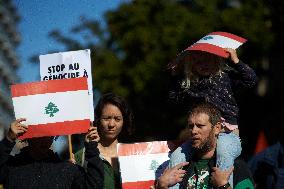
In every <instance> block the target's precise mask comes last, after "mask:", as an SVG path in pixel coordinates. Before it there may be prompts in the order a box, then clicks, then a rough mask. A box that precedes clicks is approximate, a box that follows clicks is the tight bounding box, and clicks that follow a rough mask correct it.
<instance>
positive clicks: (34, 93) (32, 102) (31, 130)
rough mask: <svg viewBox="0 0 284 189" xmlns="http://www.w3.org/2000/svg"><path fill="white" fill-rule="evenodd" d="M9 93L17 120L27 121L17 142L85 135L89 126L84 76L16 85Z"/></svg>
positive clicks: (87, 98) (87, 99) (86, 87)
mask: <svg viewBox="0 0 284 189" xmlns="http://www.w3.org/2000/svg"><path fill="white" fill-rule="evenodd" d="M11 93H12V100H13V105H14V111H15V117H16V119H18V118H26V119H27V121H26V123H25V124H26V125H27V126H28V131H27V132H26V133H25V134H24V135H23V136H21V137H19V139H26V138H33V137H43V136H56V135H69V134H75V133H85V132H87V130H88V128H89V126H90V114H89V107H90V106H89V97H88V85H87V79H86V78H84V77H81V78H74V79H63V80H50V81H41V82H32V83H24V84H16V85H12V86H11Z"/></svg>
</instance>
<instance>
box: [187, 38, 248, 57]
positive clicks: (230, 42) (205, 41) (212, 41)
mask: <svg viewBox="0 0 284 189" xmlns="http://www.w3.org/2000/svg"><path fill="white" fill-rule="evenodd" d="M246 41H247V40H246V39H244V38H242V37H239V36H237V35H234V34H231V33H227V32H212V33H209V34H208V35H206V36H204V37H203V38H202V39H200V40H199V41H197V42H196V43H194V44H193V45H191V46H190V47H188V48H187V49H185V51H194V50H198V51H205V52H209V53H212V54H216V55H218V56H221V57H225V58H227V57H228V56H229V54H228V53H227V52H226V51H225V50H224V48H232V49H237V48H238V47H239V46H241V45H242V44H243V43H245V42H246Z"/></svg>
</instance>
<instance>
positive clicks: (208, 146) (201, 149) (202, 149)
mask: <svg viewBox="0 0 284 189" xmlns="http://www.w3.org/2000/svg"><path fill="white" fill-rule="evenodd" d="M214 138H215V134H214V131H213V129H212V130H211V131H210V133H209V136H208V137H207V138H206V140H204V141H203V142H202V143H201V144H200V145H199V146H196V147H192V148H193V150H194V151H195V152H198V153H206V152H209V151H211V150H212V149H213V147H214Z"/></svg>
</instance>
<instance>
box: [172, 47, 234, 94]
mask: <svg viewBox="0 0 284 189" xmlns="http://www.w3.org/2000/svg"><path fill="white" fill-rule="evenodd" d="M177 61H180V63H182V64H183V67H184V69H183V70H184V79H183V80H182V82H181V87H182V88H184V89H188V88H189V87H190V84H191V82H195V81H198V80H199V79H200V77H202V75H200V74H199V73H198V72H196V70H195V69H194V66H196V65H198V63H202V62H211V63H212V64H214V65H216V67H215V69H214V70H212V73H211V74H210V76H209V79H210V78H211V77H213V76H215V75H222V74H223V73H224V71H225V70H230V67H229V66H228V65H227V64H226V59H225V58H223V57H220V56H217V55H214V54H211V53H207V52H203V51H190V52H183V53H181V54H180V55H179V58H178V60H177Z"/></svg>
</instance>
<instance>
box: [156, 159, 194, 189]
mask: <svg viewBox="0 0 284 189" xmlns="http://www.w3.org/2000/svg"><path fill="white" fill-rule="evenodd" d="M188 164H189V163H188V162H184V163H180V164H178V165H176V166H174V167H173V168H167V169H165V171H164V172H163V174H162V175H161V176H160V178H159V179H158V181H157V187H156V189H167V188H168V187H169V186H173V185H175V184H176V183H178V182H181V181H182V179H183V177H184V175H185V173H186V171H185V170H183V169H182V167H183V166H186V165H188Z"/></svg>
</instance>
